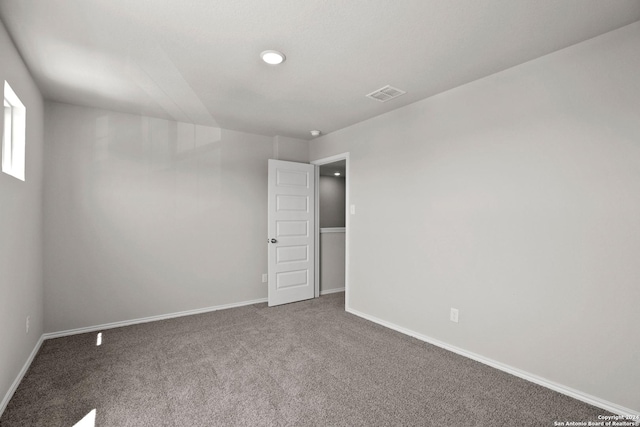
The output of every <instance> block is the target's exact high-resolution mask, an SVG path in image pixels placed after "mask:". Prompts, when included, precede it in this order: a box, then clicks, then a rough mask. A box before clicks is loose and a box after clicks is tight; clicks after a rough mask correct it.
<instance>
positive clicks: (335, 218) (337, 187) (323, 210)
mask: <svg viewBox="0 0 640 427" xmlns="http://www.w3.org/2000/svg"><path fill="white" fill-rule="evenodd" d="M318 187H319V191H320V227H321V228H322V227H344V222H345V221H344V203H345V181H344V178H340V177H333V176H322V175H321V176H320V183H319V186H318Z"/></svg>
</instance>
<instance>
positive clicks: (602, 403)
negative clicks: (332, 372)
mask: <svg viewBox="0 0 640 427" xmlns="http://www.w3.org/2000/svg"><path fill="white" fill-rule="evenodd" d="M345 310H346V311H347V312H348V313H351V314H354V315H356V316H358V317H362V318H363V319H366V320H369V321H371V322H373V323H377V324H379V325H382V326H385V327H387V328H389V329H393V330H394V331H397V332H400V333H403V334H405V335H409V336H411V337H414V338H417V339H419V340H420V341H424V342H426V343H429V344H433V345H435V346H438V347H440V348H443V349H445V350H449V351H452V352H454V353H457V354H459V355H461V356H464V357H467V358H469V359H472V360H475V361H477V362H480V363H483V364H485V365H488V366H491V367H492V368H496V369H499V370H501V371H504V372H506V373H508V374H511V375H515V376H516V377H519V378H522V379H524V380H527V381H530V382H532V383H535V384H538V385H541V386H543V387H546V388H549V389H551V390H554V391H557V392H558V393H561V394H564V395H567V396H569V397H573V398H574V399H577V400H580V401H582V402H585V403H588V404H590V405H593V406H596V407H598V408H601V409H604V410H606V411H609V412H613V413H614V414H617V415H623V416H640V412H637V411H634V410H632V409H629V408H625V407H623V406H620V405H617V404H615V403H612V402H609V401H607V400H604V399H600V398H599V397H596V396H592V395H589V394H587V393H583V392H581V391H579V390H575V389H573V388H571V387H567V386H564V385H562V384H558V383H556V382H553V381H550V380H548V379H546V378H542V377H539V376H537V375H534V374H531V373H529V372H526V371H523V370H521V369H518V368H514V367H513V366H509V365H505V364H504V363H501V362H498V361H495V360H492V359H489V358H487V357H484V356H481V355H479V354H476V353H473V352H470V351H467V350H464V349H462V348H459V347H456V346H453V345H451V344H447V343H445V342H443V341H440V340H437V339H435V338H431V337H429V336H426V335H422V334H419V333H417V332H414V331H412V330H410V329H406V328H403V327H401V326H398V325H395V324H393V323H391V322H387V321H385V320H381V319H378V318H377V317H374V316H371V315H368V314H365V313H362V312H360V311H358V310H354V309H352V308H348V307H347V308H346V309H345Z"/></svg>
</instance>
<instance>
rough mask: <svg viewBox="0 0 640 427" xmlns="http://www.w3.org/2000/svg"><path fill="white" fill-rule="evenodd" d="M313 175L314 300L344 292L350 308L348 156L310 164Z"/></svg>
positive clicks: (333, 157) (342, 155) (345, 154)
mask: <svg viewBox="0 0 640 427" xmlns="http://www.w3.org/2000/svg"><path fill="white" fill-rule="evenodd" d="M311 163H312V164H314V165H316V168H315V173H316V179H315V182H316V184H315V186H316V191H315V198H316V203H315V206H316V215H315V233H316V238H315V246H316V248H315V265H316V268H315V276H316V277H315V283H316V285H315V296H316V297H319V296H320V295H326V294H330V293H336V292H345V308H348V307H349V286H348V278H349V153H343V154H339V155H337V156H331V157H327V158H324V159H319V160H316V161H313V162H311Z"/></svg>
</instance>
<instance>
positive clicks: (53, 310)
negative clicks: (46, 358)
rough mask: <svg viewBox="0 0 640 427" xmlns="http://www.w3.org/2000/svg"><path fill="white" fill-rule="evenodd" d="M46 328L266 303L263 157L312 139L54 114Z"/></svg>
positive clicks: (296, 152)
mask: <svg viewBox="0 0 640 427" xmlns="http://www.w3.org/2000/svg"><path fill="white" fill-rule="evenodd" d="M45 126H46V135H47V141H46V143H47V144H46V152H45V155H46V161H47V169H46V175H45V178H46V179H45V206H44V211H45V246H44V247H45V296H46V303H45V329H46V331H48V332H50V331H61V330H68V329H73V328H79V327H86V326H93V325H99V324H104V323H109V322H115V321H124V320H130V319H137V318H142V317H148V316H153V315H161V314H167V313H172V312H178V311H183V310H190V309H197V308H205V307H210V306H217V305H222V304H228V303H237V302H243V301H249V300H255V299H260V298H265V297H266V295H267V287H266V284H264V283H262V282H261V274H262V273H264V272H266V271H267V251H266V243H265V242H266V240H265V239H266V236H267V229H266V227H267V217H266V213H267V180H266V178H267V159H269V158H271V157H273V156H274V153H275V152H276V149H275V148H276V144H277V143H278V142H279V144H278V145H279V146H278V147H277V153H276V154H277V156H278V157H279V158H280V159H283V160H300V159H303V160H307V158H308V144H307V143H306V142H305V141H299V140H291V139H287V140H286V141H274V139H273V138H270V137H266V136H260V135H253V134H248V133H242V132H235V131H229V130H225V129H219V128H211V127H204V126H196V125H191V124H187V123H179V122H172V121H167V120H161V119H155V118H149V117H144V116H137V115H130V114H121V113H115V112H111V111H105V110H98V109H92V108H85V107H77V106H71V105H67V104H60V103H47V105H46V125H45Z"/></svg>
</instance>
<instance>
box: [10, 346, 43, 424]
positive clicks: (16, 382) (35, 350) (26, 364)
mask: <svg viewBox="0 0 640 427" xmlns="http://www.w3.org/2000/svg"><path fill="white" fill-rule="evenodd" d="M43 341H44V335H41V336H40V339H38V342H37V343H36V346H35V347H34V348H33V350H32V351H31V354H30V355H29V358H27V361H26V362H24V365H23V366H22V369H21V370H20V372H19V373H18V376H17V377H16V379H15V380H14V381H13V384H11V387H9V390H7V394H5V395H4V398H3V399H2V402H1V403H0V417H1V416H2V414H3V413H4V410H5V409H7V405H8V404H9V401H10V400H11V398H12V397H13V393H15V392H16V390H17V389H18V386H19V385H20V382H21V381H22V378H23V377H24V376H25V374H26V373H27V371H28V370H29V367H30V366H31V362H33V359H35V357H36V354H38V350H40V346H41V345H42V342H43Z"/></svg>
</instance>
